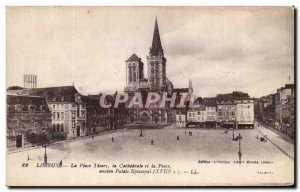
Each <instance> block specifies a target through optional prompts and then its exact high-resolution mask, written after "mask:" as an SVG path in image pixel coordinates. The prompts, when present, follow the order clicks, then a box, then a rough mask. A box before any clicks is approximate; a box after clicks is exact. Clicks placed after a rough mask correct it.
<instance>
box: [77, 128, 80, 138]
mask: <svg viewBox="0 0 300 192" xmlns="http://www.w3.org/2000/svg"><path fill="white" fill-rule="evenodd" d="M76 133H77V134H76V135H77V137H79V136H80V126H77V131H76Z"/></svg>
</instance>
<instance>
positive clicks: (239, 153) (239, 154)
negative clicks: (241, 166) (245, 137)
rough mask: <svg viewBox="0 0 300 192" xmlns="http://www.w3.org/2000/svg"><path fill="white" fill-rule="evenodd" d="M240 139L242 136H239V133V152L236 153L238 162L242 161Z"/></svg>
mask: <svg viewBox="0 0 300 192" xmlns="http://www.w3.org/2000/svg"><path fill="white" fill-rule="evenodd" d="M241 139H242V136H241V134H240V133H239V136H238V140H239V152H238V156H239V162H241V159H242V150H241Z"/></svg>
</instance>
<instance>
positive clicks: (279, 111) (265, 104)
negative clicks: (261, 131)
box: [255, 84, 295, 138]
mask: <svg viewBox="0 0 300 192" xmlns="http://www.w3.org/2000/svg"><path fill="white" fill-rule="evenodd" d="M255 110H256V111H255V114H256V118H257V119H258V120H260V121H261V122H263V123H264V124H266V125H269V126H271V127H273V128H275V129H277V130H278V131H281V132H282V133H284V134H286V135H288V136H289V137H291V138H294V137H295V86H294V84H286V85H285V86H284V87H281V88H279V89H277V92H276V93H273V94H269V95H266V96H263V97H261V98H259V99H257V100H256V102H255Z"/></svg>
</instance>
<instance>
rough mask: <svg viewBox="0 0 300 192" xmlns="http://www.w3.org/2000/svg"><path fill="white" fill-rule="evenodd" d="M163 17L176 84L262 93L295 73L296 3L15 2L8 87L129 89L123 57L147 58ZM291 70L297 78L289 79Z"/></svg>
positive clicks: (202, 90)
mask: <svg viewBox="0 0 300 192" xmlns="http://www.w3.org/2000/svg"><path fill="white" fill-rule="evenodd" d="M156 16H157V19H158V25H159V30H160V36H161V41H162V46H163V49H164V52H165V57H166V58H167V76H168V78H169V79H170V80H171V81H172V82H173V84H174V87H175V88H183V87H187V86H188V79H189V78H191V79H192V81H193V87H194V92H196V94H197V95H198V96H202V97H210V96H215V95H216V94H218V93H229V92H232V91H235V90H238V91H243V92H247V93H249V94H250V95H251V96H254V97H260V96H263V95H266V94H270V93H274V92H276V89H277V88H279V87H281V86H283V85H284V84H285V83H293V78H294V46H293V44H294V28H293V27H294V26H293V22H294V19H293V11H292V9H291V8H288V7H286V8H191V7H190V8H151V7H148V8H141V7H139V8H129V7H127V8H124V7H123V8H103V7H102V8H100V7H94V8H90V7H84V8H78V7H77V8H67V7H64V8H62V7H60V8H51V7H48V8H47V7H44V8H9V9H8V10H7V31H6V35H7V86H12V85H19V86H23V75H24V74H26V73H27V74H28V73H31V74H36V75H37V76H38V87H47V86H63V85H72V82H74V83H75V86H76V88H77V89H78V90H79V91H80V92H81V93H83V94H98V93H99V92H104V91H115V90H116V89H117V90H119V91H123V90H124V86H125V80H126V76H125V62H124V61H125V60H126V59H128V58H129V57H130V56H131V54H132V53H136V54H137V55H138V56H139V57H141V58H142V61H143V62H144V64H145V74H146V76H147V67H146V66H147V60H146V56H147V55H148V53H149V48H150V46H151V43H152V36H153V30H154V22H155V17H156ZM289 76H290V77H291V80H290V81H289Z"/></svg>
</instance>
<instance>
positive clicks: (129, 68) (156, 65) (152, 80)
mask: <svg viewBox="0 0 300 192" xmlns="http://www.w3.org/2000/svg"><path fill="white" fill-rule="evenodd" d="M166 63H167V59H166V58H165V56H164V50H163V48H162V44H161V40H160V34H159V29H158V23H157V19H156V20H155V26H154V33H153V40H152V46H151V48H150V51H149V55H148V56H147V67H148V77H147V78H146V77H145V75H144V63H143V62H142V59H141V58H139V57H138V56H137V55H136V54H135V53H133V54H132V55H131V56H130V57H129V58H128V59H127V60H126V61H125V64H126V86H125V89H124V92H125V93H127V94H128V95H129V96H132V97H133V95H134V94H135V93H136V92H140V93H141V94H142V96H143V98H145V97H147V95H148V93H149V92H156V93H158V94H160V95H163V94H166V93H167V94H170V95H172V93H174V92H177V91H179V90H180V91H185V92H190V91H191V90H192V88H191V87H190V89H188V88H187V89H178V90H176V89H174V88H173V83H172V82H171V81H170V80H169V79H168V77H167V76H166ZM177 99H178V98H177ZM129 114H130V119H131V122H132V123H150V124H151V123H152V124H168V123H173V122H175V120H176V111H175V109H174V108H170V107H168V106H165V107H163V108H162V107H160V106H158V105H152V106H151V107H150V108H144V107H143V108H141V107H138V106H137V107H134V108H133V109H129Z"/></svg>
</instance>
